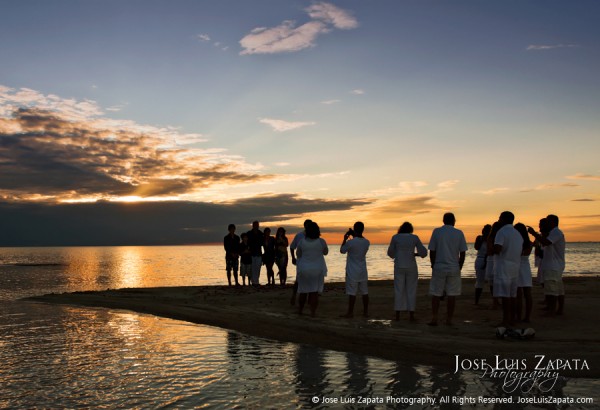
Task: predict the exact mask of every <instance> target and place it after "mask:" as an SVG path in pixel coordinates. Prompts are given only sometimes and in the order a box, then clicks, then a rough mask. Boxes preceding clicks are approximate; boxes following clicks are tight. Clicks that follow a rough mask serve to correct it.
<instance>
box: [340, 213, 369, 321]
mask: <svg viewBox="0 0 600 410" xmlns="http://www.w3.org/2000/svg"><path fill="white" fill-rule="evenodd" d="M364 230H365V225H364V224H363V223H362V222H356V223H355V224H354V229H349V230H348V232H346V234H345V235H344V240H343V242H342V246H341V247H340V252H341V253H343V254H347V255H348V256H347V258H346V294H347V295H348V312H347V313H346V314H345V315H342V317H345V318H351V317H353V316H354V304H355V303H356V294H357V292H359V291H360V293H361V294H362V300H363V314H364V316H365V317H367V316H369V289H368V286H367V283H368V279H369V278H368V273H367V258H366V256H367V252H368V251H369V246H370V244H371V243H370V242H369V240H368V239H366V238H365V237H363V232H364ZM351 236H352V239H350V240H348V239H349V238H350V237H351Z"/></svg>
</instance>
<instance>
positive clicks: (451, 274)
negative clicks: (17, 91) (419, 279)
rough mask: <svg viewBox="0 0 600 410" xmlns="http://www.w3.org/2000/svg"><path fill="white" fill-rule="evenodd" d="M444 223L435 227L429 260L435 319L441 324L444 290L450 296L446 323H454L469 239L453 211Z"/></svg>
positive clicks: (432, 306) (432, 315)
mask: <svg viewBox="0 0 600 410" xmlns="http://www.w3.org/2000/svg"><path fill="white" fill-rule="evenodd" d="M443 221H444V226H441V227H439V228H435V229H434V230H433V232H432V233H431V239H430V240H429V259H430V260H431V268H432V272H431V282H430V285H429V293H430V294H431V322H429V323H428V325H429V326H437V324H438V311H439V309H440V300H441V297H442V296H443V295H444V292H445V293H446V295H447V296H448V305H447V311H446V324H447V325H449V326H450V325H452V317H453V316H454V308H455V306H456V296H459V295H460V293H461V279H460V271H461V269H462V267H463V264H464V263H465V252H466V251H467V241H466V240H465V235H464V234H463V232H462V231H461V230H459V229H456V228H455V227H454V224H455V223H456V218H455V217H454V214H453V213H450V212H448V213H446V214H444V218H443Z"/></svg>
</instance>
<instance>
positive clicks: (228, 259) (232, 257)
mask: <svg viewBox="0 0 600 410" xmlns="http://www.w3.org/2000/svg"><path fill="white" fill-rule="evenodd" d="M227 229H228V230H229V233H228V234H227V235H226V236H225V238H223V247H224V248H225V270H226V271H227V281H228V282H229V286H231V271H233V276H234V278H235V285H236V286H239V285H240V283H239V282H238V268H239V257H240V253H239V252H240V249H239V248H240V237H239V236H237V235H236V234H235V225H234V224H229V226H228V227H227Z"/></svg>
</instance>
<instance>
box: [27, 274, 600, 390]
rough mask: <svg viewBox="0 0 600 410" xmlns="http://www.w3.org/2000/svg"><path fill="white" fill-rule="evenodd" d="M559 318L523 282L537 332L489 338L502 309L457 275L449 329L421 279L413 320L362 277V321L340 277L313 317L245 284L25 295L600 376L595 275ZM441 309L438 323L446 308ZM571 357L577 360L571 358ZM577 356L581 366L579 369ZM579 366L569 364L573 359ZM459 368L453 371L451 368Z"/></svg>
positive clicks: (446, 361)
mask: <svg viewBox="0 0 600 410" xmlns="http://www.w3.org/2000/svg"><path fill="white" fill-rule="evenodd" d="M564 281H565V287H566V291H567V295H566V302H565V314H564V315H563V316H558V317H554V318H546V317H542V313H543V312H542V311H541V309H540V305H539V303H538V302H539V301H540V300H542V298H543V296H542V290H541V288H540V287H539V286H534V287H533V288H532V293H533V299H534V305H533V311H532V316H531V323H529V324H521V326H522V327H532V328H534V329H535V331H536V335H535V337H534V338H533V339H529V340H515V339H504V340H502V339H497V338H496V336H495V332H496V326H495V325H496V324H497V323H498V322H500V319H501V310H500V309H498V310H494V309H492V308H491V305H492V301H491V297H490V294H489V288H484V293H483V295H482V298H481V301H480V306H475V305H474V280H473V279H471V278H463V280H462V290H463V295H461V296H459V297H457V301H456V313H455V317H454V325H452V326H446V325H443V324H440V326H437V327H430V326H428V325H427V322H428V321H429V319H430V315H431V298H430V297H429V296H428V295H427V291H428V289H429V279H419V285H418V289H417V307H416V312H415V314H416V317H417V322H416V323H411V322H409V321H408V314H407V313H406V312H402V313H401V315H400V321H398V322H396V321H395V320H393V316H394V310H393V299H394V290H393V281H391V280H377V281H369V298H370V304H369V313H370V315H369V318H368V319H365V318H363V317H362V303H361V300H360V297H359V298H357V302H356V306H355V317H354V318H353V319H345V318H341V317H340V315H341V314H343V313H345V311H346V309H347V296H346V295H345V285H344V283H343V282H331V283H326V284H325V289H324V292H323V295H322V296H321V297H320V299H319V307H318V309H317V317H316V318H311V317H310V316H309V315H308V306H307V307H306V308H305V312H306V313H305V314H304V315H298V314H297V313H296V311H297V309H296V308H295V307H293V306H291V305H290V296H291V292H292V291H291V285H288V286H286V287H285V288H281V287H279V286H275V287H269V286H261V287H260V288H259V289H254V288H250V287H242V288H236V287H228V286H185V287H160V288H133V289H117V290H106V291H86V292H74V293H62V294H48V295H42V296H34V297H29V298H26V299H24V300H28V301H35V302H42V303H52V304H66V305H78V306H88V307H101V308H108V309H124V310H130V311H135V312H138V313H144V314H152V315H156V316H162V317H167V318H171V319H177V320H184V321H188V322H192V323H199V324H205V325H210V326H217V327H220V328H224V329H230V330H235V331H239V332H242V333H246V334H249V335H252V336H258V337H264V338H270V339H275V340H279V341H283V342H293V343H304V344H311V345H315V346H319V347H322V348H325V349H331V350H338V351H350V352H354V353H358V354H363V355H367V356H375V357H380V358H383V359H388V360H397V361H402V362H405V363H410V364H419V365H433V366H440V367H442V368H443V369H444V370H447V371H448V372H450V374H453V373H454V372H455V370H456V361H457V356H459V358H460V360H463V359H468V360H469V361H473V360H482V359H485V360H487V361H488V363H495V361H496V358H497V356H499V358H500V359H507V360H513V359H519V360H522V359H525V361H526V362H527V366H528V367H531V366H534V365H535V364H536V363H537V362H538V360H539V358H538V357H536V356H539V355H544V356H545V361H548V360H555V359H567V360H568V361H569V365H568V367H570V369H569V368H563V369H558V370H556V371H558V372H559V373H560V375H561V376H569V377H584V378H598V377H600V330H598V329H597V326H595V323H596V322H595V317H594V316H595V313H596V311H597V310H598V308H600V276H598V275H594V276H589V277H567V278H565V279H564ZM445 309H446V306H445V303H444V302H442V305H441V307H440V319H443V318H444V316H445V312H446V310H445ZM577 359H579V360H580V361H579V362H578V363H575V360H577ZM582 361H585V362H586V363H587V367H589V369H585V368H584V369H582V368H581V364H582ZM576 364H577V365H578V366H579V368H575V365H576ZM459 371H460V370H459Z"/></svg>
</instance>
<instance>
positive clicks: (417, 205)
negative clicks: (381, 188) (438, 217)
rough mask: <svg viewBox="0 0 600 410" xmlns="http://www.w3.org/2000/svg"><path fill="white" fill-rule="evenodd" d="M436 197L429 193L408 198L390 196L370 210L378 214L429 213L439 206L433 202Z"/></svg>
mask: <svg viewBox="0 0 600 410" xmlns="http://www.w3.org/2000/svg"><path fill="white" fill-rule="evenodd" d="M435 201H436V198H435V197H434V196H430V195H419V196H413V197H408V198H392V199H386V200H382V201H380V202H378V203H377V204H375V205H374V206H372V207H370V210H373V211H375V212H377V213H378V214H393V215H398V216H400V215H406V214H410V215H417V214H425V213H429V212H431V211H433V210H436V209H441V207H440V206H439V205H438V204H436V203H435Z"/></svg>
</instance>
